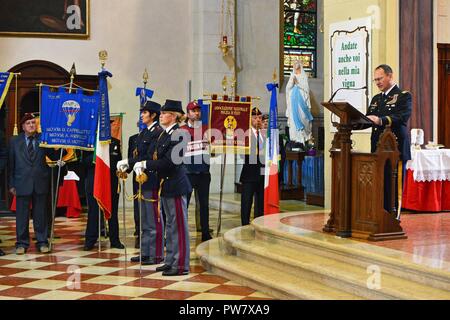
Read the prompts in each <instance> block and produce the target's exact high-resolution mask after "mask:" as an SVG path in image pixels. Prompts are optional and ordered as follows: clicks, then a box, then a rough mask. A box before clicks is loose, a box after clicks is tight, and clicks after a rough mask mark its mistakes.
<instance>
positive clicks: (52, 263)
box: [0, 210, 271, 300]
mask: <svg viewBox="0 0 450 320" xmlns="http://www.w3.org/2000/svg"><path fill="white" fill-rule="evenodd" d="M120 216H121V213H120ZM216 223H217V212H216V211H212V214H211V227H212V228H213V229H214V230H216ZM239 224H240V217H239V216H238V215H233V214H228V213H227V214H224V215H223V218H222V231H223V232H226V231H227V230H230V229H232V228H235V227H237V226H239ZM30 225H31V224H30ZM126 225H127V237H126V240H125V241H124V239H123V238H124V237H123V236H122V237H121V238H122V239H121V240H122V242H125V243H126V245H127V258H128V260H129V258H130V257H131V255H136V253H137V252H138V250H136V249H134V237H133V232H134V222H133V220H132V211H131V210H128V211H127V221H126ZM85 226H86V217H85V216H82V217H81V218H79V219H67V218H63V217H61V218H57V220H56V228H55V230H56V231H55V233H56V235H57V236H58V239H55V242H54V250H53V252H52V253H51V254H48V255H42V254H39V253H37V252H36V250H35V248H34V247H30V249H29V251H28V252H27V254H26V255H24V256H17V255H15V254H14V243H15V219H14V218H7V217H3V218H0V239H1V240H2V242H1V244H0V247H1V248H2V249H3V251H5V253H7V255H6V256H3V257H0V300H3V299H30V300H129V299H137V300H146V299H149V300H155V299H156V300H158V299H164V300H172V299H173V300H264V299H271V297H269V296H267V295H264V294H262V293H260V292H257V291H256V290H253V289H251V288H247V287H243V286H240V285H238V284H236V283H233V282H231V281H229V280H227V279H225V278H222V277H218V276H216V275H213V274H210V273H208V272H206V271H205V269H204V268H203V267H201V265H200V263H199V260H198V258H197V257H196V255H195V247H196V246H197V245H198V244H199V243H200V234H199V233H197V232H196V230H195V219H194V214H193V213H192V212H190V219H189V227H190V235H191V239H190V240H191V270H190V271H191V272H190V274H189V275H187V276H179V277H163V276H162V275H161V273H160V272H159V273H157V272H155V268H156V266H146V267H143V269H142V270H143V271H142V274H141V273H140V271H139V265H136V264H132V263H130V262H128V261H127V260H125V251H124V250H117V249H110V248H109V241H108V240H107V239H104V241H103V242H102V250H101V252H98V250H93V251H91V252H85V251H83V244H84V230H85ZM121 226H122V222H121ZM30 231H32V227H31V226H30ZM121 232H122V230H121ZM31 236H33V233H32V232H31Z"/></svg>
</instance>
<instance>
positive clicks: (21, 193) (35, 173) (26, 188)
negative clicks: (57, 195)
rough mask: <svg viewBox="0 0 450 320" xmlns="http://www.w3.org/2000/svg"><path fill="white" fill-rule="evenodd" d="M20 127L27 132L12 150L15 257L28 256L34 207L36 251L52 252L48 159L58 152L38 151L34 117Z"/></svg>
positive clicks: (10, 156) (19, 137)
mask: <svg viewBox="0 0 450 320" xmlns="http://www.w3.org/2000/svg"><path fill="white" fill-rule="evenodd" d="M20 124H21V126H22V129H23V131H24V132H22V133H21V134H19V136H17V137H15V138H13V139H12V140H11V144H10V148H9V190H10V192H11V193H12V194H13V195H14V196H16V237H17V242H16V254H18V255H22V254H25V253H26V251H27V250H28V247H29V246H30V234H29V219H30V215H29V208H30V203H31V205H32V216H33V226H34V232H35V234H36V240H37V248H38V250H39V251H40V252H41V253H48V252H49V243H48V236H49V234H48V232H49V230H48V223H47V211H46V210H47V195H48V192H49V190H50V168H49V167H48V165H47V163H46V161H45V158H46V156H49V158H51V159H52V160H58V159H55V158H56V157H57V154H58V152H55V151H54V150H53V149H43V148H40V147H39V143H40V138H41V136H40V134H37V133H36V131H37V125H36V120H35V117H34V115H33V114H30V113H28V114H25V116H24V117H23V118H22V119H21V121H20Z"/></svg>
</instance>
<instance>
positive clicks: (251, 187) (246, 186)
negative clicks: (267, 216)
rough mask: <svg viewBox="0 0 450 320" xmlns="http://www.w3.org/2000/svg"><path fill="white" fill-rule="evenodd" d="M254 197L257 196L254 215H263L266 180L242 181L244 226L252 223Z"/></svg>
mask: <svg viewBox="0 0 450 320" xmlns="http://www.w3.org/2000/svg"><path fill="white" fill-rule="evenodd" d="M253 198H255V210H254V217H255V218H258V217H262V216H263V215H264V180H259V181H258V182H243V183H242V193H241V222H242V225H243V226H246V225H249V224H250V212H251V210H252V204H253Z"/></svg>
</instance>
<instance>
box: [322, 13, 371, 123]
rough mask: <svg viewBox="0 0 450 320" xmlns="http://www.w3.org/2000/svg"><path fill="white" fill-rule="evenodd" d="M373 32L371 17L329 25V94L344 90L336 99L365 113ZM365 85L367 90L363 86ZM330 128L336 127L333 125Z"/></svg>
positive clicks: (367, 101) (369, 83) (369, 84)
mask: <svg viewBox="0 0 450 320" xmlns="http://www.w3.org/2000/svg"><path fill="white" fill-rule="evenodd" d="M371 34H372V19H371V18H370V17H368V18H363V19H358V20H349V21H344V22H339V23H334V24H331V25H330V37H331V63H330V66H331V70H330V74H331V86H330V88H331V90H330V97H331V96H332V95H333V94H334V93H335V92H336V91H337V90H339V89H343V90H341V91H339V92H338V93H337V94H336V96H335V98H334V99H333V101H334V102H348V103H350V104H351V105H352V106H354V107H355V108H356V109H358V110H359V111H360V112H361V113H363V114H366V113H367V107H368V105H369V101H370V100H369V99H370V96H371V82H370V76H371V70H372V66H371V57H372V50H371V49H372V45H371ZM364 87H366V88H367V89H361V88H364ZM333 121H338V120H337V119H334V120H333ZM331 128H333V129H335V128H334V127H333V126H331ZM369 131H370V130H369Z"/></svg>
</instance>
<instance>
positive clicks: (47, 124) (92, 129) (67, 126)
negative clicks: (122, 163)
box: [40, 86, 100, 151]
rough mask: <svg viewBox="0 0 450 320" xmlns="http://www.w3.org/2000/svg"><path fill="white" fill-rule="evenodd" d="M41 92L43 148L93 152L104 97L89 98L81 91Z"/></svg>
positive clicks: (48, 90)
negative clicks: (101, 98) (99, 111)
mask: <svg viewBox="0 0 450 320" xmlns="http://www.w3.org/2000/svg"><path fill="white" fill-rule="evenodd" d="M41 91H42V92H41V117H40V118H41V119H40V120H41V121H40V122H41V123H40V124H41V128H42V142H41V147H44V148H55V147H63V148H73V149H80V150H87V151H93V150H94V147H95V142H96V132H97V124H98V110H99V106H100V93H99V92H98V91H96V92H93V93H91V94H89V95H87V94H85V93H84V92H83V90H80V89H77V90H74V91H75V92H72V93H70V94H69V93H68V92H67V90H66V89H65V88H58V89H56V91H53V90H52V89H50V87H47V86H43V87H42V90H41Z"/></svg>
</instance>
